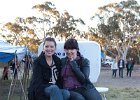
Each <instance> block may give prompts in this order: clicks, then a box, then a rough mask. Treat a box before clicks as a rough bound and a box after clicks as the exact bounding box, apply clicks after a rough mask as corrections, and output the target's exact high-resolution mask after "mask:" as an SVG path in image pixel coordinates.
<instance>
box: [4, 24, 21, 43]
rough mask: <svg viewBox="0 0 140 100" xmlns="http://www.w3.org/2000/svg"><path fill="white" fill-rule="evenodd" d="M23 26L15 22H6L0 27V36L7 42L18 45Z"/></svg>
mask: <svg viewBox="0 0 140 100" xmlns="http://www.w3.org/2000/svg"><path fill="white" fill-rule="evenodd" d="M22 30H23V28H22V27H21V26H20V25H18V24H17V23H12V22H7V23H5V24H4V25H3V28H2V31H3V32H2V37H3V38H4V39H6V40H7V41H8V42H10V43H12V44H14V45H18V44H19V43H20V42H19V41H20V40H21V36H22V34H21V33H22Z"/></svg>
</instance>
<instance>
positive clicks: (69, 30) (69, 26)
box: [51, 11, 85, 39]
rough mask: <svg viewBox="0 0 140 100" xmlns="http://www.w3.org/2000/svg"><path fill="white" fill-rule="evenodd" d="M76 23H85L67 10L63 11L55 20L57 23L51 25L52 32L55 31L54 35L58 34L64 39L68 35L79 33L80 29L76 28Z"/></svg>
mask: <svg viewBox="0 0 140 100" xmlns="http://www.w3.org/2000/svg"><path fill="white" fill-rule="evenodd" d="M77 23H80V24H83V25H85V23H84V21H83V20H82V19H80V18H79V19H75V18H74V17H73V16H71V15H70V14H69V13H68V12H67V11H65V12H64V13H62V15H61V17H60V18H59V19H58V20H57V24H56V25H55V26H54V27H52V28H51V30H52V33H55V36H58V35H59V36H60V37H61V39H62V38H65V39H66V38H68V37H69V36H75V35H80V30H78V29H77ZM77 33H79V34H77Z"/></svg>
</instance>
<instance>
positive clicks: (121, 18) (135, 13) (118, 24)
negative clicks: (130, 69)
mask: <svg viewBox="0 0 140 100" xmlns="http://www.w3.org/2000/svg"><path fill="white" fill-rule="evenodd" d="M98 10H99V11H98V12H97V13H96V14H95V16H93V17H92V19H94V18H95V17H96V18H99V19H100V23H99V24H98V28H97V30H98V33H100V36H102V37H105V38H106V40H107V41H108V42H107V44H106V45H105V48H106V49H107V48H108V47H110V46H111V47H114V48H116V50H117V51H118V55H119V56H120V57H122V58H123V59H126V55H127V51H128V49H129V48H130V46H131V45H132V44H133V43H134V41H135V40H136V39H137V36H138V35H139V30H140V18H139V15H140V6H139V5H138V3H137V1H135V0H128V1H121V2H120V3H112V4H108V5H105V6H103V7H99V8H98Z"/></svg>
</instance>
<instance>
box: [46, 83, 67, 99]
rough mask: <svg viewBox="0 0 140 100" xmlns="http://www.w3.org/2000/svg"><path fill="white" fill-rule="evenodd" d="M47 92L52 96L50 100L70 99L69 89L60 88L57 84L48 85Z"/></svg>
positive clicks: (48, 95) (47, 94)
mask: <svg viewBox="0 0 140 100" xmlns="http://www.w3.org/2000/svg"><path fill="white" fill-rule="evenodd" d="M45 94H46V96H47V97H50V100H68V99H69V97H70V93H69V91H68V90H64V89H59V87H58V86H57V85H51V86H49V87H46V88H45Z"/></svg>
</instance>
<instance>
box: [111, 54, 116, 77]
mask: <svg viewBox="0 0 140 100" xmlns="http://www.w3.org/2000/svg"><path fill="white" fill-rule="evenodd" d="M111 70H112V77H116V73H117V70H118V59H117V57H116V58H115V59H114V61H113V65H112V66H111Z"/></svg>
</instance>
